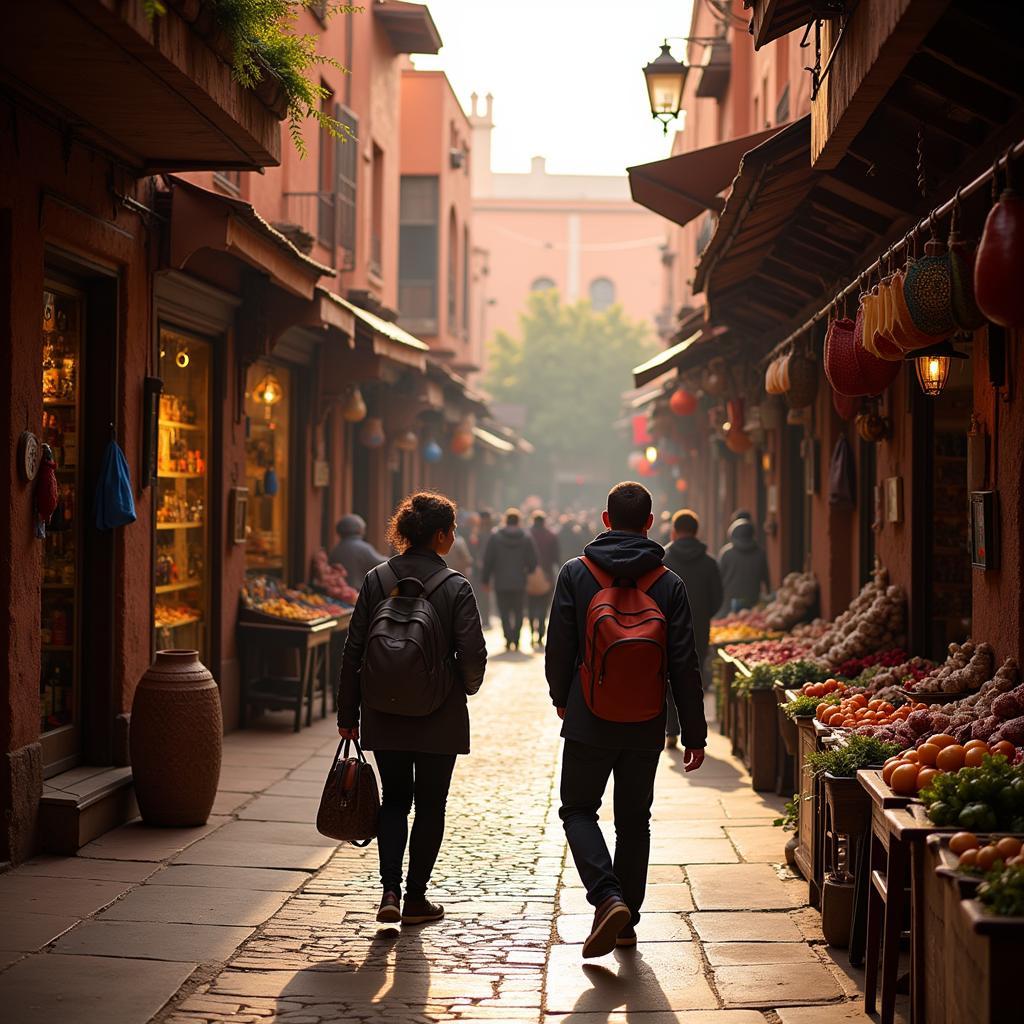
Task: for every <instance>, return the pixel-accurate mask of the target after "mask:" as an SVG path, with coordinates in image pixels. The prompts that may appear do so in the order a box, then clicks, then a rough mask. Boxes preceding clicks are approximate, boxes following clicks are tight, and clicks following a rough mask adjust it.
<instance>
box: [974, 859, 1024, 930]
mask: <svg viewBox="0 0 1024 1024" xmlns="http://www.w3.org/2000/svg"><path fill="white" fill-rule="evenodd" d="M978 899H979V900H980V901H981V903H982V904H983V905H984V906H985V907H987V908H988V909H989V910H991V911H992V913H993V914H995V915H996V916H997V917H1024V864H1021V863H1020V862H1019V859H1018V863H1016V864H1013V865H1007V866H1006V867H1004V868H1003V869H1002V870H999V869H996V870H995V871H993V872H991V873H990V874H989V875H988V877H987V878H986V879H985V881H984V882H982V883H981V885H980V886H979V887H978Z"/></svg>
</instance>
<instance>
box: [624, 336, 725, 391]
mask: <svg viewBox="0 0 1024 1024" xmlns="http://www.w3.org/2000/svg"><path fill="white" fill-rule="evenodd" d="M725 333H726V328H725V327H721V326H716V327H710V328H703V327H702V328H701V329H700V330H699V331H694V333H693V334H691V335H690V336H689V337H688V338H685V339H684V340H683V341H681V342H679V344H678V345H673V346H672V347H671V348H667V349H665V351H664V352H659V353H658V354H657V355H656V356H654V358H652V359H648V360H647V362H646V363H641V365H640V366H636V367H634V368H633V387H634V388H642V387H643V386H644V385H645V384H650V383H652V382H653V381H656V380H659V379H662V380H665V381H667V375H668V374H669V373H670V372H672V371H679V370H689V369H691V368H692V367H694V366H699V365H700V364H701V362H702V361H703V360H704V359H707V358H710V357H711V356H713V355H721V353H720V352H718V351H715V349H714V346H707V343H708V342H712V341H715V340H717V339H718V338H720V337H722V335H723V334H725ZM706 346H707V347H706Z"/></svg>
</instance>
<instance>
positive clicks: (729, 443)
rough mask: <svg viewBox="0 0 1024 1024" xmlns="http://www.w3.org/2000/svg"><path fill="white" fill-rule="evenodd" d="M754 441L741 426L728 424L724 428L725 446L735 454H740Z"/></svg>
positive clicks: (747, 449)
mask: <svg viewBox="0 0 1024 1024" xmlns="http://www.w3.org/2000/svg"><path fill="white" fill-rule="evenodd" d="M753 444H754V442H753V441H751V440H750V436H749V435H748V434H747V432H746V431H745V430H744V429H743V428H742V427H737V426H734V425H733V424H729V425H728V426H727V427H726V428H725V447H726V448H728V449H729V451H731V452H733V453H734V454H736V455H741V454H742V453H743V452H745V451H749V450H750V449H751V448H752V447H753Z"/></svg>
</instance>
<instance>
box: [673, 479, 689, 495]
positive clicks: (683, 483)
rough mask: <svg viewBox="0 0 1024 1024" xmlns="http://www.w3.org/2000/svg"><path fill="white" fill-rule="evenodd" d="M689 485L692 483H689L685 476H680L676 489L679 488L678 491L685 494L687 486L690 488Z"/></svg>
mask: <svg viewBox="0 0 1024 1024" xmlns="http://www.w3.org/2000/svg"><path fill="white" fill-rule="evenodd" d="M689 486H690V485H689V484H688V483H687V482H686V480H685V478H684V477H680V478H679V479H678V480H677V481H676V490H677V491H678V492H679V493H680V494H684V493H685V492H686V489H687V488H688V487H689Z"/></svg>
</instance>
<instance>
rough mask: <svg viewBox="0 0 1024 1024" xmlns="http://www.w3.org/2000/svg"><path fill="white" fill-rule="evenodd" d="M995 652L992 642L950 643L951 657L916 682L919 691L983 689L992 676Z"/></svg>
mask: <svg viewBox="0 0 1024 1024" xmlns="http://www.w3.org/2000/svg"><path fill="white" fill-rule="evenodd" d="M994 668H995V651H994V650H993V649H992V645H991V644H985V643H982V644H977V645H975V644H973V643H972V642H971V641H970V640H968V641H967V642H966V643H964V644H950V645H949V657H948V658H947V659H946V661H945V662H944V663H943V664H942V665H940V666H939V667H938V668H937V669H935V671H934V672H932V673H931V674H930V675H927V676H925V677H924V678H923V679H921V680H919V681H918V682H916V683H914V685H913V690H914V692H915V693H964V692H965V691H967V690H977V689H980V687H981V685H982V683H984V682H985V681H986V680H988V679H991V678H992V670H993V669H994Z"/></svg>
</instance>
